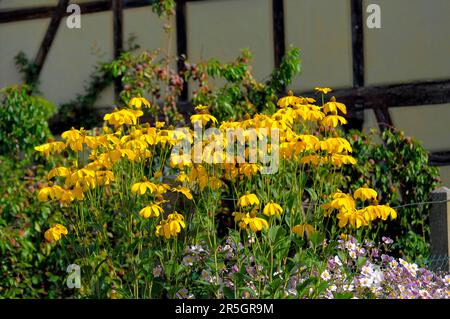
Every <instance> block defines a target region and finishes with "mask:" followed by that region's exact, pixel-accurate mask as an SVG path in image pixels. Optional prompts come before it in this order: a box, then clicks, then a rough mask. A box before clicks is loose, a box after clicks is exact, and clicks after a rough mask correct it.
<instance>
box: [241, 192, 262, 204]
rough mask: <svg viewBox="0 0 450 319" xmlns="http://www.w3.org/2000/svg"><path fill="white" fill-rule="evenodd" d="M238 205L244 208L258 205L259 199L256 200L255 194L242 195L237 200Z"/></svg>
mask: <svg viewBox="0 0 450 319" xmlns="http://www.w3.org/2000/svg"><path fill="white" fill-rule="evenodd" d="M238 204H239V206H241V207H246V206H250V205H259V199H258V197H256V195H255V194H247V195H243V196H241V198H239V202H238Z"/></svg>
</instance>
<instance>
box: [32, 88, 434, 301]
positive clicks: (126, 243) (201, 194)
mask: <svg viewBox="0 0 450 319" xmlns="http://www.w3.org/2000/svg"><path fill="white" fill-rule="evenodd" d="M327 90H328V89H324V88H317V91H318V92H323V93H325V92H326V91H327ZM322 101H323V103H322V105H316V104H315V102H316V101H315V100H314V99H312V98H306V97H296V96H294V95H293V94H289V95H288V96H286V97H284V98H281V99H280V100H279V101H278V103H277V105H278V107H279V109H278V110H277V111H276V112H275V113H274V114H272V115H267V114H255V116H253V117H251V118H248V119H244V120H242V121H221V122H219V121H218V120H217V119H216V118H215V117H214V116H213V115H211V114H209V112H208V107H207V106H203V105H199V106H197V107H196V111H197V114H194V115H192V116H191V118H190V119H191V122H192V127H189V128H180V129H175V128H173V127H172V126H170V123H164V122H156V123H155V124H154V125H150V124H149V123H140V118H141V117H142V116H143V114H144V113H143V111H142V109H143V108H146V107H151V105H150V103H148V101H147V100H145V99H144V98H142V97H135V98H132V99H130V102H129V103H128V106H127V107H123V108H121V109H116V110H114V112H112V113H110V114H107V115H105V117H104V120H105V121H106V123H107V124H108V125H109V126H105V127H103V129H102V130H94V131H92V132H88V131H85V130H84V129H79V130H77V129H74V128H73V129H71V130H69V131H67V132H64V133H63V134H62V138H63V142H61V141H58V142H49V143H46V144H43V145H41V146H37V147H36V150H37V151H38V152H40V153H41V154H42V155H44V156H45V157H47V158H48V159H52V158H53V156H54V154H58V153H61V154H62V153H64V154H66V156H65V157H64V158H62V159H61V160H58V161H55V163H54V167H53V168H52V169H51V170H50V171H49V172H48V175H47V178H48V180H49V181H48V183H47V185H43V187H42V188H41V189H40V190H39V192H38V195H37V196H38V199H39V200H40V201H42V202H47V201H50V202H53V203H55V204H56V203H58V204H59V205H60V207H62V209H63V211H64V215H63V216H55V217H54V218H52V219H51V223H49V225H48V226H49V227H48V230H46V232H45V236H44V237H45V239H46V240H47V241H48V242H50V243H51V245H55V246H59V245H61V246H63V247H65V249H67V250H68V251H70V252H71V255H72V256H73V260H71V261H70V263H75V264H78V265H80V266H81V269H82V271H81V273H82V278H81V280H82V288H81V289H80V290H79V291H77V295H78V296H80V297H82V296H91V297H92V296H95V297H111V298H118V297H171V298H175V297H179V298H187V297H217V298H222V297H261V298H267V297H275V298H284V297H289V296H293V297H322V296H328V295H329V292H330V291H331V292H333V290H330V289H332V288H330V287H329V284H330V283H329V281H328V279H329V277H331V276H333V275H334V273H332V272H331V270H327V272H323V269H325V268H326V260H327V258H328V257H329V256H331V255H333V254H335V252H336V249H338V250H339V248H338V247H337V246H336V244H324V243H327V242H328V243H337V239H338V238H339V236H340V234H341V233H342V232H345V233H347V234H352V235H353V236H354V237H355V238H357V239H359V240H360V241H361V240H362V239H363V238H371V237H372V236H373V228H372V227H375V228H376V227H377V225H379V224H380V223H389V222H390V220H392V219H395V218H397V213H396V211H395V210H393V209H392V208H390V207H389V205H388V204H387V203H384V204H383V205H380V204H379V203H378V202H377V201H376V198H377V193H376V191H375V190H373V189H371V188H369V187H366V186H365V187H359V188H355V189H354V192H353V194H345V193H342V192H341V191H339V189H338V187H337V185H339V183H340V181H339V180H340V178H342V175H341V174H339V172H340V171H341V169H342V167H343V166H345V165H353V164H355V163H356V160H355V158H354V157H353V156H352V155H351V154H352V147H351V145H350V143H349V142H348V141H347V140H346V139H345V138H343V137H341V136H340V133H339V130H337V129H336V127H337V126H338V125H339V124H345V123H346V119H345V118H344V117H343V116H341V115H339V114H343V115H345V114H346V107H345V105H344V104H342V103H339V102H337V101H336V100H335V99H334V98H331V99H330V100H329V101H328V102H325V98H324V96H322ZM225 148H226V151H225V150H224V149H225ZM334 211H337V213H334ZM326 238H327V239H328V241H326ZM353 254H355V252H353ZM350 256H353V255H352V253H351V252H350ZM360 257H364V256H363V255H361V256H360ZM355 258H356V256H355ZM342 260H343V261H344V259H342ZM357 260H358V262H357V264H358V266H361V263H362V261H361V260H363V259H361V258H359V259H357ZM367 267H370V265H369V264H368V265H367ZM282 273H283V274H290V275H289V276H287V275H285V276H280V274H282ZM306 273H309V277H307V279H305V281H301V280H300V279H298V280H297V281H296V279H295V278H296V277H295V276H296V274H306ZM292 276H294V277H292ZM292 278H294V279H292ZM351 284H353V285H355V283H352V282H348V285H351ZM358 285H359V281H358ZM439 285H441V283H439ZM287 291H288V293H286V292H287ZM289 291H292V293H290V292H289ZM294 292H295V293H294ZM345 296H347V295H344V297H345ZM352 296H353V293H352ZM356 296H359V295H356ZM361 296H368V297H370V296H377V295H376V294H375V293H374V295H361ZM380 296H381V295H380ZM435 296H441V292H439V293H437V294H436V295H435Z"/></svg>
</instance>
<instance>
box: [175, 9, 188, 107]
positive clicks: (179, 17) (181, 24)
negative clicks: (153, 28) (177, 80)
mask: <svg viewBox="0 0 450 319" xmlns="http://www.w3.org/2000/svg"><path fill="white" fill-rule="evenodd" d="M175 15H176V16H175V18H176V30H177V56H178V63H177V69H178V73H179V74H180V75H182V74H183V72H184V71H185V65H184V61H185V59H186V55H187V31H186V0H177V2H176V8H175ZM187 99H188V84H187V81H184V79H183V90H182V92H181V95H180V100H182V101H186V100H187Z"/></svg>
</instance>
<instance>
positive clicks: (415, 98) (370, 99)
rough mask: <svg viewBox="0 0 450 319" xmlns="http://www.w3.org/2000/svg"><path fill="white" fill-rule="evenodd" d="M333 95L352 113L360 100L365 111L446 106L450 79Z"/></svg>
mask: <svg viewBox="0 0 450 319" xmlns="http://www.w3.org/2000/svg"><path fill="white" fill-rule="evenodd" d="M298 94H299V95H304V96H314V95H315V94H316V93H315V92H314V91H308V92H299V93H298ZM331 94H332V95H334V96H336V98H337V99H338V101H342V102H343V103H345V104H347V105H348V106H349V109H350V112H351V111H352V106H353V105H355V103H356V102H357V101H358V100H362V101H363V102H364V108H365V109H377V108H385V107H389V108H390V107H405V106H420V105H431V104H444V103H450V79H448V80H441V81H429V82H413V83H404V84H392V85H380V86H366V87H360V88H348V89H337V90H334V91H333V92H332V93H331Z"/></svg>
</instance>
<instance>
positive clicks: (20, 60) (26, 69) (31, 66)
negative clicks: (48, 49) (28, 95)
mask: <svg viewBox="0 0 450 319" xmlns="http://www.w3.org/2000/svg"><path fill="white" fill-rule="evenodd" d="M14 60H15V62H16V66H17V68H18V70H19V72H20V73H21V74H22V78H23V81H24V83H26V84H27V85H28V86H29V87H30V90H31V91H32V92H34V91H35V90H37V87H38V85H39V79H38V74H37V66H36V64H35V63H33V62H31V61H30V60H29V59H28V57H27V56H26V54H25V53H24V52H23V51H20V52H19V53H18V54H17V55H16V56H15V57H14Z"/></svg>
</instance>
